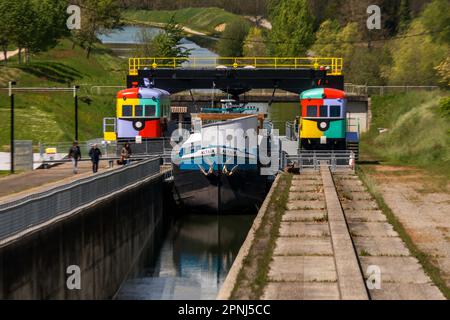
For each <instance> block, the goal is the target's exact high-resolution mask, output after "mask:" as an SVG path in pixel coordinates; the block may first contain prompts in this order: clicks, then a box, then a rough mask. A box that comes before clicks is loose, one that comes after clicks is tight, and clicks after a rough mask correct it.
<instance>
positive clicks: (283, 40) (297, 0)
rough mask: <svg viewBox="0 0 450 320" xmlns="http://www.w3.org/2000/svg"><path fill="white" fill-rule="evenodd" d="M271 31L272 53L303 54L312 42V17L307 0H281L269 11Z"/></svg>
mask: <svg viewBox="0 0 450 320" xmlns="http://www.w3.org/2000/svg"><path fill="white" fill-rule="evenodd" d="M270 16H271V20H272V32H270V34H269V41H270V42H269V48H270V51H271V53H272V54H273V55H275V56H281V57H288V56H291V57H292V56H304V55H306V53H307V51H308V49H309V47H310V46H311V45H312V44H313V42H314V17H313V15H312V14H311V11H310V8H309V4H308V1H307V0H283V1H279V2H278V4H275V5H274V6H273V9H272V12H270Z"/></svg>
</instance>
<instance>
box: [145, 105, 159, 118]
mask: <svg viewBox="0 0 450 320" xmlns="http://www.w3.org/2000/svg"><path fill="white" fill-rule="evenodd" d="M144 109H145V116H146V117H154V116H155V113H156V108H155V106H152V105H145V106H144Z"/></svg>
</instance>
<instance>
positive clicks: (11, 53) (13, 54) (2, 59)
mask: <svg viewBox="0 0 450 320" xmlns="http://www.w3.org/2000/svg"><path fill="white" fill-rule="evenodd" d="M17 54H19V49H17V50H13V51H7V52H6V56H7V59H9V58H11V57H14V56H15V55H17ZM4 60H5V56H4V54H3V52H1V53H0V61H4Z"/></svg>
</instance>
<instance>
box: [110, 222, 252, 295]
mask: <svg viewBox="0 0 450 320" xmlns="http://www.w3.org/2000/svg"><path fill="white" fill-rule="evenodd" d="M254 217H255V216H253V215H236V216H220V217H218V216H205V215H185V216H182V217H180V218H179V219H177V220H176V221H175V222H174V224H173V225H172V227H171V228H170V231H169V233H168V234H167V236H166V238H165V240H164V243H163V245H162V248H161V251H160V253H159V256H158V259H157V260H156V263H155V264H154V265H150V266H147V268H146V269H144V270H142V276H141V277H138V278H134V279H131V280H129V281H127V282H126V283H125V284H124V286H123V287H122V289H121V290H120V292H119V294H118V295H117V299H133V300H172V299H173V300H178V299H181V300H201V299H215V297H216V296H217V293H218V292H219V290H220V287H221V285H222V284H223V281H224V280H225V278H226V275H227V273H228V271H229V269H230V268H231V265H232V264H233V261H234V259H235V257H236V255H237V254H238V252H239V249H240V247H241V245H242V243H243V242H244V240H245V238H246V236H247V233H248V231H249V230H250V227H251V225H252V223H253V220H254Z"/></svg>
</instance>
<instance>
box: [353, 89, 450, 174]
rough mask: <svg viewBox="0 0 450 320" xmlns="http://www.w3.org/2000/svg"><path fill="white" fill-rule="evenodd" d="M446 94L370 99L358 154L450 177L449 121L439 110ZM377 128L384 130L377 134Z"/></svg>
mask: <svg viewBox="0 0 450 320" xmlns="http://www.w3.org/2000/svg"><path fill="white" fill-rule="evenodd" d="M448 95H449V92H448V91H447V92H438V91H436V92H411V93H407V94H401V95H392V96H385V97H373V98H372V124H371V129H370V131H369V132H368V133H367V134H365V135H363V137H362V141H361V151H362V154H363V157H365V158H372V159H374V158H376V159H377V160H381V161H384V162H386V163H389V164H393V165H413V166H418V167H423V168H427V169H430V170H432V171H435V172H438V173H440V174H444V175H446V176H448V177H450V119H449V118H448V117H445V116H444V115H443V114H442V113H441V112H440V111H439V107H440V106H439V102H440V100H441V98H442V97H444V96H448ZM379 128H385V129H387V130H388V131H386V132H384V133H380V132H379V130H378V129H379Z"/></svg>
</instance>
